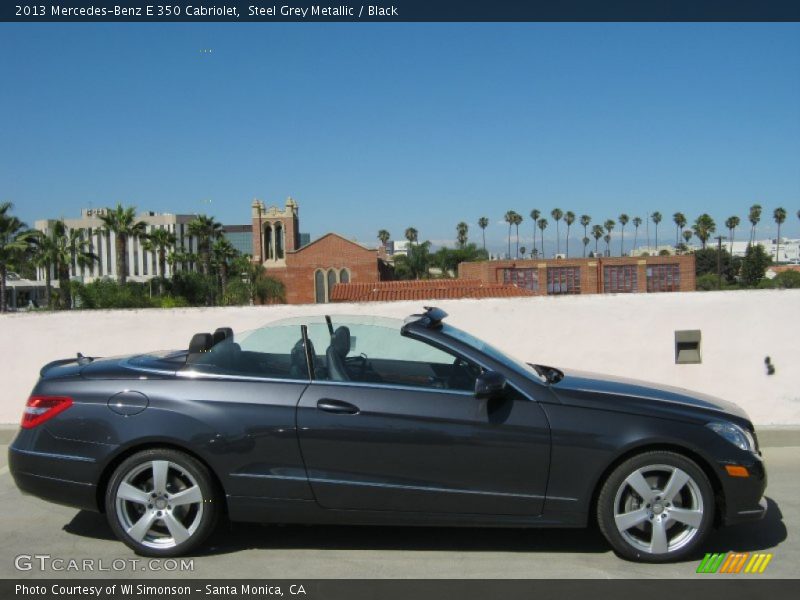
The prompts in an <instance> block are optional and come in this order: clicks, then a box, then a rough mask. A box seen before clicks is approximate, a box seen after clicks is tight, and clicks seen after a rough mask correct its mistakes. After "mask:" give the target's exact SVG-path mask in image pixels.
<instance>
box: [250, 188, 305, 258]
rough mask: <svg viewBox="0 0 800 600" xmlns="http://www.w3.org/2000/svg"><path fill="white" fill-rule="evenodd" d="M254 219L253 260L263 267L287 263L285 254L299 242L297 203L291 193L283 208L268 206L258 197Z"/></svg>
mask: <svg viewBox="0 0 800 600" xmlns="http://www.w3.org/2000/svg"><path fill="white" fill-rule="evenodd" d="M251 208H252V213H251V216H252V220H253V261H254V262H260V263H262V264H263V265H264V266H267V267H268V266H273V267H275V266H285V265H286V253H287V252H290V251H292V250H297V248H298V247H299V245H300V221H299V217H298V207H297V202H295V201H294V199H293V198H292V197H291V196H290V197H289V198H287V199H286V205H285V207H284V208H282V209H281V208H278V207H277V206H270V207H269V208H265V206H264V203H263V202H262V201H261V200H259V199H258V198H255V199H253V203H252V204H251Z"/></svg>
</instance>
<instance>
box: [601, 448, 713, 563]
mask: <svg viewBox="0 0 800 600" xmlns="http://www.w3.org/2000/svg"><path fill="white" fill-rule="evenodd" d="M597 520H598V523H599V525H600V530H601V531H602V532H603V535H604V536H605V537H606V539H607V540H608V541H609V543H610V544H611V546H612V547H613V548H614V550H616V551H617V552H618V553H619V554H620V555H621V556H623V557H625V558H628V559H631V560H638V561H642V562H669V561H674V560H679V559H681V558H684V557H686V556H688V555H690V554H692V553H693V552H694V551H695V550H696V549H697V548H698V547H699V546H700V544H702V542H703V540H704V539H705V537H706V536H707V535H708V533H709V531H710V529H711V526H712V523H713V522H714V491H713V489H712V487H711V483H710V482H709V480H708V477H707V476H706V474H705V473H704V472H703V470H702V469H701V468H700V467H699V466H698V465H697V464H696V463H695V462H694V461H692V460H690V459H689V458H687V457H685V456H683V455H681V454H677V453H675V452H666V451H658V452H645V453H642V454H639V455H637V456H634V457H632V458H630V459H628V460H626V461H625V462H623V463H622V464H621V465H619V466H618V467H617V468H616V469H614V471H613V472H612V473H611V475H609V477H608V478H607V479H606V481H605V483H604V485H603V487H602V490H601V492H600V496H599V498H598V502H597Z"/></svg>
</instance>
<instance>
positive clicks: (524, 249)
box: [519, 246, 527, 258]
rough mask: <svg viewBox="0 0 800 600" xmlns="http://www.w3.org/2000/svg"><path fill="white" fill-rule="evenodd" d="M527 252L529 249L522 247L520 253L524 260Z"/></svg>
mask: <svg viewBox="0 0 800 600" xmlns="http://www.w3.org/2000/svg"><path fill="white" fill-rule="evenodd" d="M526 250H527V248H525V246H520V249H519V252H520V254H522V257H523V258H525V251H526Z"/></svg>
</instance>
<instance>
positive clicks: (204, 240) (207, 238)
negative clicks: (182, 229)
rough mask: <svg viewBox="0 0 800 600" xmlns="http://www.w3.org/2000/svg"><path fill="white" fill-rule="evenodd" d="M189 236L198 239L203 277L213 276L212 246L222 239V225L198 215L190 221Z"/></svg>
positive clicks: (206, 216)
mask: <svg viewBox="0 0 800 600" xmlns="http://www.w3.org/2000/svg"><path fill="white" fill-rule="evenodd" d="M189 234H190V235H192V236H194V237H196V238H197V254H198V255H199V256H200V264H201V266H202V267H203V275H205V276H206V277H208V276H209V275H211V244H212V243H213V241H214V240H217V239H219V238H220V237H222V224H221V223H218V222H217V221H215V220H214V217H209V216H208V215H197V216H196V217H195V218H194V219H192V220H191V221H189Z"/></svg>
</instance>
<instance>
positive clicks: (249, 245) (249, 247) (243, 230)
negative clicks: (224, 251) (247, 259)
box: [222, 225, 253, 256]
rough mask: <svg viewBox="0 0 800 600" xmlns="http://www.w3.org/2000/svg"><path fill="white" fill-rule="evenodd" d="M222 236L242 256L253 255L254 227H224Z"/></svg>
mask: <svg viewBox="0 0 800 600" xmlns="http://www.w3.org/2000/svg"><path fill="white" fill-rule="evenodd" d="M222 234H223V235H224V236H225V239H227V240H228V241H229V242H230V243H231V246H233V247H234V248H236V249H237V250H238V251H239V253H240V254H248V255H250V256H252V255H253V226H252V225H223V226H222Z"/></svg>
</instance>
